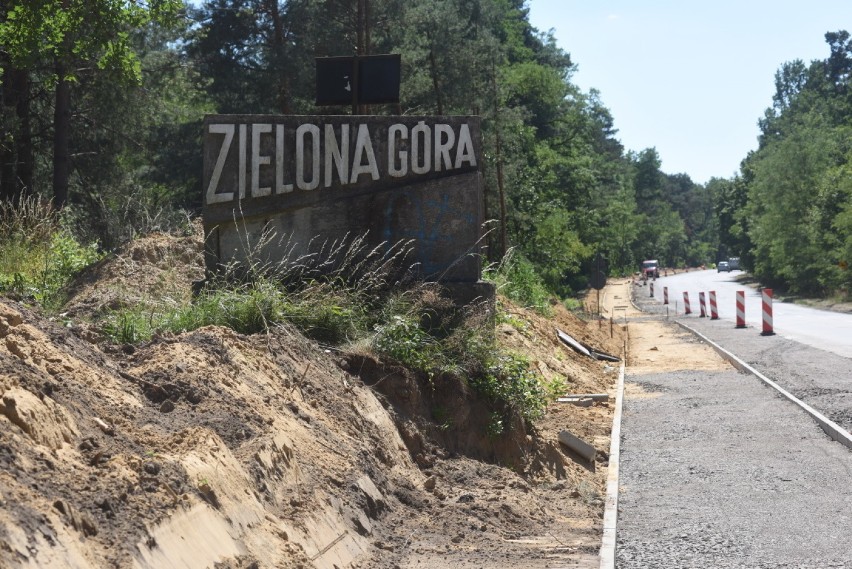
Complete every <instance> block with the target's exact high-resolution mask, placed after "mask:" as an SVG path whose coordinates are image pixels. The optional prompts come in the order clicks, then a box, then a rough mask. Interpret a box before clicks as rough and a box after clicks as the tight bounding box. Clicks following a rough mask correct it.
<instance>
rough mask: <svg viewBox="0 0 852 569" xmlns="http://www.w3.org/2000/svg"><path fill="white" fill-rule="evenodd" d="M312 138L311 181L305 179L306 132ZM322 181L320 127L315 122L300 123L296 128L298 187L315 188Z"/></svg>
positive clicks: (304, 188) (302, 188)
mask: <svg viewBox="0 0 852 569" xmlns="http://www.w3.org/2000/svg"><path fill="white" fill-rule="evenodd" d="M306 133H310V135H311V138H312V139H313V140H312V141H311V181H310V182H308V181H307V180H306V179H305V166H306V164H305V134H306ZM319 183H320V129H319V127H318V126H316V125H313V124H303V125H299V128H297V129H296V187H297V188H299V189H300V190H315V189H317V187H318V186H319Z"/></svg>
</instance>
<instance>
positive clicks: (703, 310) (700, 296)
mask: <svg viewBox="0 0 852 569" xmlns="http://www.w3.org/2000/svg"><path fill="white" fill-rule="evenodd" d="M698 306H699V307H700V309H701V314H700V317H701V318H706V317H707V305H706V304H705V303H704V293H703V292H699V293H698Z"/></svg>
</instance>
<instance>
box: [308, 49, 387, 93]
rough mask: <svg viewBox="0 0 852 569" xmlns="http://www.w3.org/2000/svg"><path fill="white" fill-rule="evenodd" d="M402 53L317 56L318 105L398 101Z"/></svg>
mask: <svg viewBox="0 0 852 569" xmlns="http://www.w3.org/2000/svg"><path fill="white" fill-rule="evenodd" d="M400 69H401V59H400V55H399V54H396V53H395V54H383V55H365V56H353V57H318V58H316V71H317V82H316V104H317V105H348V104H353V105H355V104H357V105H379V104H384V103H398V102H399V84H400V77H401V72H400Z"/></svg>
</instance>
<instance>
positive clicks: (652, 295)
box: [650, 282, 654, 298]
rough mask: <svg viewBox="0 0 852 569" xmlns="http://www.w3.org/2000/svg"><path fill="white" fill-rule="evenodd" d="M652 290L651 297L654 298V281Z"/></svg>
mask: <svg viewBox="0 0 852 569" xmlns="http://www.w3.org/2000/svg"><path fill="white" fill-rule="evenodd" d="M650 291H651V298H654V283H653V282H652V283H651V288H650Z"/></svg>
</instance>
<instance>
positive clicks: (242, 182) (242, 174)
mask: <svg viewBox="0 0 852 569" xmlns="http://www.w3.org/2000/svg"><path fill="white" fill-rule="evenodd" d="M247 128H248V125H246V124H241V125H240V169H239V172H238V174H239V177H238V178H239V179H238V182H239V183H238V186H239V191H240V199H243V198H245V197H246V130H247Z"/></svg>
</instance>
